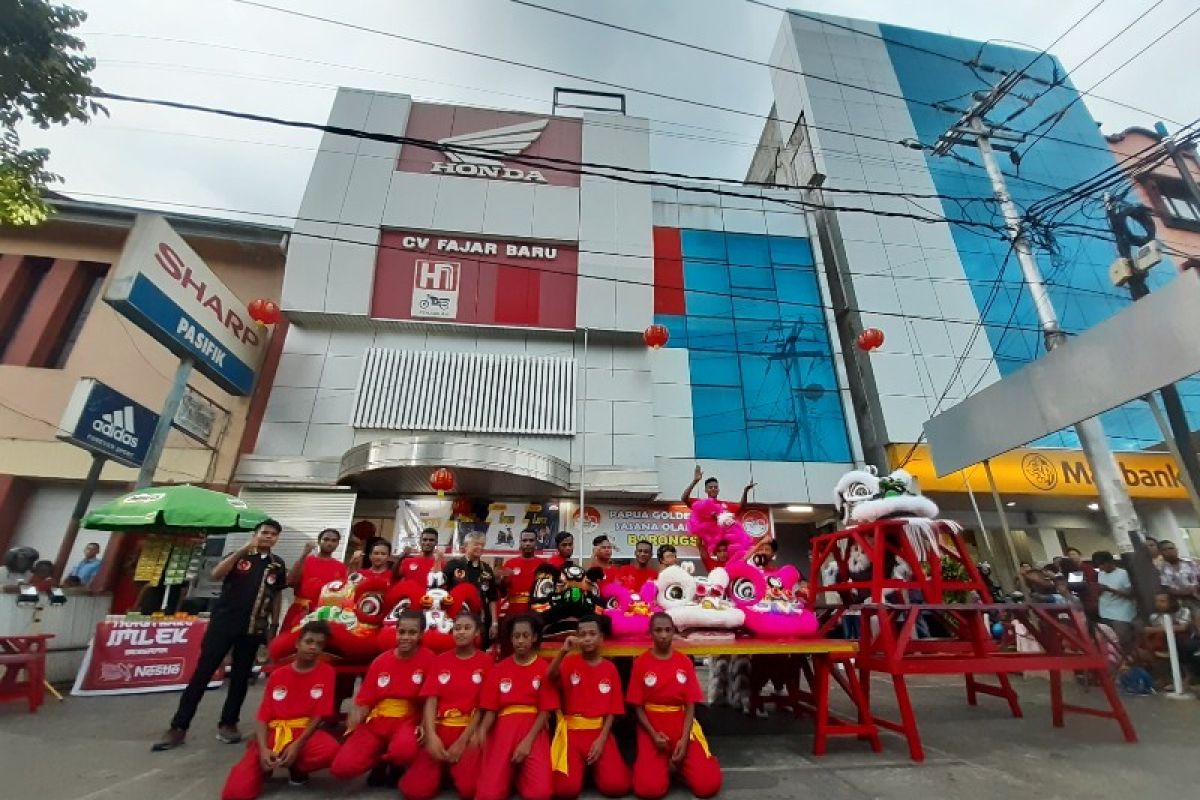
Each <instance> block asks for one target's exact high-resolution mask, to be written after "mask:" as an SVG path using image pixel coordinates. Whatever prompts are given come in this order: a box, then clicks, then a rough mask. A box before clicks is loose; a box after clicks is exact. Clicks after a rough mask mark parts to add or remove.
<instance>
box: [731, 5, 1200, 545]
mask: <svg viewBox="0 0 1200 800" xmlns="http://www.w3.org/2000/svg"><path fill="white" fill-rule="evenodd" d="M771 65H772V69H771V80H772V84H773V89H774V98H775V101H774V108H773V111H772V114H771V119H770V120H769V121H768V122H767V124H766V125H765V127H764V130H763V133H762V137H761V141H760V147H759V150H758V152H757V154H756V156H755V159H754V162H753V164H752V166H751V168H750V171H749V179H751V180H756V181H770V182H776V183H783V184H786V185H794V186H800V187H808V188H809V197H810V198H816V199H818V200H819V201H820V202H821V203H822V204H824V205H826V206H828V207H829V210H825V211H821V212H819V213H818V215H817V231H818V235H819V238H820V244H821V247H822V250H823V254H824V261H825V264H826V268H827V270H828V282H829V286H830V291H831V293H832V297H833V298H834V301H835V302H836V303H840V304H844V305H845V307H846V309H847V314H846V315H845V316H844V317H841V318H840V319H839V322H840V329H839V331H838V334H839V336H840V338H841V339H842V341H843V342H844V343H848V342H851V341H853V337H854V335H855V334H856V332H857V331H860V330H862V329H863V328H867V327H875V328H879V329H880V330H882V331H884V333H885V335H886V342H885V344H884V346H883V347H882V348H881V349H879V350H877V351H875V352H873V353H871V354H869V355H868V354H865V353H861V352H858V351H855V350H854V349H853V348H848V349H847V350H846V355H847V359H848V362H847V375H848V378H849V380H850V384H851V388H852V389H853V392H854V396H855V398H856V415H855V416H856V419H857V421H858V422H859V425H860V432H861V438H862V443H863V447H864V450H865V452H866V453H867V455H868V458H869V459H870V460H872V461H873V462H875V463H877V464H879V465H881V466H887V467H888V468H895V467H899V466H904V467H905V468H906V469H908V470H910V471H911V472H913V473H914V474H915V475H917V476H918V477H919V478H920V479H921V482H922V485H923V486H924V487H925V489H926V491H928V492H930V493H931V494H933V495H934V496H935V497H936V498H937V499H938V500H939V502H941V503H942V504H943V506H944V507H945V508H946V509H947V511H948V513H954V514H955V515H956V516H959V517H960V518H962V517H963V516H968V515H970V516H973V515H972V512H971V504H970V503H969V502H968V501H969V498H968V497H967V496H966V495H967V490H968V489H970V490H973V491H975V492H977V493H981V494H982V495H983V497H986V494H987V491H988V488H987V486H988V485H987V482H986V480H985V479H984V476H983V473H982V469H976V470H974V471H972V470H968V471H967V472H966V473H965V474H964V473H959V474H955V475H952V476H949V477H947V478H945V479H938V478H936V476H935V474H934V470H933V467H932V462H931V461H930V458H929V454H928V452H927V451H926V448H925V447H924V446H923V445H922V444H921V442H922V426H923V424H924V422H925V421H926V420H928V419H929V418H930V417H932V416H934V415H936V414H937V413H938V412H939V411H942V410H944V409H946V408H948V407H950V406H953V405H954V404H956V403H958V402H960V401H961V400H962V399H964V398H965V397H967V396H969V395H971V394H973V393H974V392H976V391H978V390H979V389H981V388H983V387H986V386H988V385H989V384H991V383H993V382H995V381H997V380H999V379H1000V378H1001V377H1003V376H1005V375H1008V374H1010V373H1012V372H1014V371H1016V370H1018V369H1020V368H1021V367H1023V366H1024V365H1026V364H1028V363H1029V362H1030V361H1031V360H1033V359H1035V358H1037V357H1038V356H1039V354H1041V353H1042V352H1043V343H1042V337H1041V332H1040V329H1039V322H1038V318H1037V315H1036V312H1035V309H1034V307H1033V304H1032V302H1031V300H1030V297H1029V293H1028V292H1027V291H1026V290H1025V289H1024V285H1023V280H1022V274H1021V271H1020V268H1019V265H1018V263H1017V260H1016V258H1015V257H1014V255H1013V253H1012V252H1011V249H1010V246H1009V243H1008V241H1007V240H1006V238H1005V236H1004V235H1003V232H1002V230H1001V226H1002V218H1001V217H1000V215H999V213H998V208H997V207H996V205H995V204H994V203H993V202H991V201H990V198H991V197H992V196H993V192H992V187H991V184H990V182H989V179H988V176H987V174H986V172H985V170H984V169H983V168H982V165H981V161H980V157H979V154H978V152H976V151H975V150H974V149H973V148H971V147H967V146H958V147H957V148H955V150H954V153H953V155H952V156H938V155H934V153H933V145H934V144H935V143H936V142H937V141H938V138H939V137H940V136H941V135H942V134H943V133H944V132H946V131H947V130H948V129H949V128H951V127H952V126H953V125H954V124H955V122H956V121H957V120H958V119H959V117H960V116H961V114H962V111H963V110H964V109H965V108H966V107H967V105H969V104H970V103H971V101H972V93H974V92H979V91H986V90H988V89H989V88H990V86H991V84H992V83H994V82H996V81H998V80H999V77H1000V76H1001V75H1002V74H1003V73H1004V72H1006V71H1007V72H1015V71H1018V70H1025V74H1026V75H1027V76H1030V78H1031V80H1027V81H1025V82H1022V83H1021V84H1020V85H1019V86H1018V88H1017V89H1016V91H1015V93H1014V94H1013V95H1011V96H1009V97H1007V98H1005V99H1004V100H1003V101H1001V102H1000V103H999V104H998V105H997V106H996V107H995V108H994V109H993V110H992V112H991V114H990V118H991V119H992V120H993V121H996V122H998V121H1000V120H1005V119H1007V120H1010V122H1009V123H1008V127H1009V131H1010V132H1011V131H1016V132H1021V133H1026V134H1027V135H1026V136H1025V137H1024V139H1023V141H1022V142H1021V144H1019V145H1018V146H1017V147H1016V148H1015V149H1016V154H1015V157H1014V158H1013V159H1012V160H1011V161H1010V160H1008V159H1005V158H1004V153H1001V154H1000V160H1001V161H1002V162H1004V163H1002V164H1001V167H1002V169H1003V172H1004V173H1005V176H1006V179H1007V183H1008V189H1009V192H1010V194H1011V195H1012V196H1013V198H1014V200H1015V201H1016V203H1017V205H1018V206H1019V207H1021V208H1022V209H1029V208H1030V207H1031V206H1034V204H1035V203H1040V204H1041V205H1040V206H1036V207H1037V208H1041V209H1043V213H1042V219H1043V220H1044V221H1045V225H1044V230H1045V232H1046V234H1047V235H1045V236H1040V237H1039V238H1038V247H1037V248H1035V249H1036V250H1037V251H1038V252H1037V258H1038V260H1039V262H1040V266H1041V269H1042V272H1043V274H1044V275H1045V277H1046V279H1047V283H1048V286H1049V292H1050V295H1051V297H1052V299H1053V302H1054V304H1055V306H1056V307H1057V309H1058V311H1059V314H1060V317H1061V323H1062V326H1063V328H1064V329H1065V330H1066V331H1067V332H1068V333H1075V332H1079V331H1082V330H1085V329H1087V328H1089V327H1091V326H1092V325H1095V324H1096V323H1098V322H1100V321H1101V320H1103V319H1106V318H1107V317H1109V316H1111V315H1112V314H1114V313H1116V312H1117V311H1119V310H1120V309H1121V308H1124V307H1125V306H1126V305H1127V303H1128V302H1129V299H1128V297H1127V295H1125V293H1124V292H1123V290H1118V289H1115V288H1114V287H1112V286H1111V285H1109V282H1108V267H1109V265H1110V263H1111V262H1112V261H1113V259H1114V258H1115V256H1116V253H1115V250H1114V247H1113V245H1112V243H1111V242H1108V241H1104V240H1103V237H1100V238H1096V237H1093V236H1088V235H1080V228H1081V227H1082V228H1095V227H1097V226H1099V227H1100V229H1101V232H1102V231H1103V229H1104V223H1103V221H1102V220H1103V207H1102V204H1101V200H1100V198H1087V199H1085V200H1084V201H1082V202H1073V203H1065V204H1062V205H1061V206H1057V207H1056V206H1054V205H1052V201H1054V200H1055V199H1057V198H1059V197H1061V196H1062V194H1063V190H1064V189H1067V188H1069V187H1072V186H1073V185H1075V184H1076V183H1078V182H1079V181H1082V180H1085V179H1087V178H1090V177H1092V176H1093V175H1095V174H1097V173H1100V172H1101V171H1102V170H1113V169H1114V168H1115V164H1116V162H1115V159H1114V157H1113V153H1112V152H1111V151H1110V150H1109V147H1108V144H1107V143H1106V142H1105V140H1104V137H1103V136H1101V134H1100V133H1099V131H1098V128H1097V125H1096V122H1095V120H1094V119H1093V118H1092V116H1091V114H1090V113H1089V112H1088V110H1087V107H1086V104H1085V103H1083V102H1074V101H1077V100H1079V99H1080V98H1079V96H1078V92H1077V90H1076V89H1075V88H1074V87H1073V86H1072V85H1071V83H1070V80H1069V78H1068V77H1064V76H1066V70H1064V69H1063V67H1062V66H1061V64H1059V63H1058V62H1057V60H1055V59H1054V58H1053V57H1052V56H1048V55H1046V56H1041V55H1039V54H1038V53H1037V52H1036V51H1031V50H1026V49H1023V48H1019V47H1011V46H1005V45H999V44H995V43H991V42H989V43H982V42H974V41H968V40H963V39H957V38H953V37H949V36H943V35H939V34H934V33H928V32H923V31H917V30H910V29H905V28H899V27H895V26H889V25H883V24H876V23H872V22H865V21H862V20H853V19H845V18H841V17H830V16H823V15H817V14H809V13H805V12H790V13H789V14H787V15H786V16H785V19H784V23H783V26H782V28H781V30H780V33H779V36H778V38H777V41H776V45H775V48H774V50H773V53H772V56H771ZM1016 94H1020V95H1024V96H1025V97H1026V98H1033V102H1032V103H1029V104H1026V103H1025V101H1024V100H1022V99H1019V98H1018V97H1016V96H1015V95H1016ZM1039 134H1045V135H1044V136H1040V137H1039ZM1132 146H1134V147H1136V146H1137V145H1136V144H1134V145H1132ZM1114 147H1116V145H1114ZM1183 208H1184V213H1185V216H1186V214H1187V213H1188V212H1186V208H1187V206H1186V205H1185V206H1184V207H1183ZM1051 212H1053V213H1051ZM1097 220H1101V221H1100V222H1097ZM1071 226H1075V227H1071ZM1085 234H1086V232H1085ZM1048 247H1052V248H1053V250H1052V251H1050V250H1047V248H1048ZM1171 275H1172V269H1171V268H1170V267H1162V268H1160V269H1159V270H1157V271H1156V274H1154V275H1153V276H1152V286H1153V287H1154V288H1157V287H1160V286H1162V285H1163V284H1164V283H1166V282H1167V281H1168V280H1170V278H1171ZM1180 388H1181V391H1182V393H1183V395H1184V402H1185V404H1186V406H1187V410H1188V413H1189V415H1190V416H1191V420H1192V423H1193V427H1195V426H1196V424H1197V423H1200V387H1198V385H1197V381H1196V379H1194V378H1193V379H1190V380H1188V381H1185V382H1184V383H1183V384H1181V387H1180ZM1103 423H1104V425H1105V429H1106V432H1107V434H1108V436H1109V439H1110V441H1111V444H1112V446H1113V448H1114V450H1116V451H1117V453H1118V459H1119V460H1120V461H1121V462H1122V467H1123V472H1124V474H1125V477H1126V482H1127V484H1128V485H1129V489H1130V493H1131V494H1132V496H1133V499H1134V501H1135V505H1136V506H1137V508H1138V511H1139V515H1140V517H1141V519H1142V521H1143V523H1144V525H1145V527H1146V528H1147V530H1148V531H1149V532H1150V533H1151V534H1152V535H1157V536H1159V537H1169V538H1173V539H1175V538H1180V537H1181V535H1182V533H1183V532H1182V531H1181V528H1185V527H1189V526H1191V527H1194V526H1196V525H1197V524H1198V520H1197V519H1196V518H1195V515H1194V514H1193V512H1192V511H1191V507H1190V505H1189V503H1188V502H1187V495H1186V493H1185V490H1184V488H1183V486H1182V483H1181V482H1180V481H1179V480H1178V467H1177V465H1176V464H1175V463H1174V461H1173V460H1172V459H1170V457H1169V456H1168V455H1167V454H1166V453H1165V452H1161V451H1162V450H1163V448H1162V446H1161V445H1162V438H1163V437H1162V435H1161V433H1160V431H1159V428H1158V426H1157V424H1156V422H1155V420H1154V418H1153V415H1152V413H1151V411H1150V410H1149V409H1148V407H1146V406H1145V404H1143V403H1140V402H1136V403H1130V404H1128V405H1126V406H1123V407H1120V408H1117V409H1114V410H1112V411H1110V412H1108V413H1106V414H1104V415H1103ZM1030 448H1031V449H1029V450H1027V451H1022V452H1017V453H1013V454H1010V455H1008V456H1006V457H1004V459H1002V460H1001V461H1002V462H1003V463H1000V461H998V462H997V471H998V473H999V474H998V476H997V477H998V481H999V483H1000V484H1001V486H1000V488H1001V490H1002V492H1003V493H1004V494H1005V499H1006V502H1007V507H1008V511H1007V512H1006V513H1007V514H1008V515H1009V516H1010V519H1009V522H1010V524H1011V525H1012V527H1013V528H1014V529H1017V535H1016V536H1015V537H1014V539H1015V541H1016V543H1017V551H1018V555H1019V556H1020V557H1021V558H1022V559H1034V560H1039V561H1041V560H1044V559H1046V558H1048V557H1050V556H1053V555H1057V554H1059V553H1060V552H1061V550H1062V549H1063V548H1064V547H1066V546H1076V547H1079V548H1081V549H1083V550H1084V551H1085V552H1088V551H1090V550H1091V549H1097V548H1099V547H1105V548H1107V549H1113V542H1112V540H1111V538H1109V537H1108V536H1107V534H1101V533H1099V531H1102V530H1104V528H1105V523H1104V519H1103V517H1102V515H1101V514H1100V513H1099V512H1098V511H1096V510H1095V508H1096V507H1095V506H1094V505H1093V504H1094V502H1095V499H1096V497H1095V490H1094V487H1093V486H1092V484H1091V476H1090V474H1089V473H1088V472H1087V470H1086V468H1085V467H1081V466H1080V465H1081V464H1083V463H1084V462H1083V458H1082V454H1081V452H1080V451H1079V449H1078V441H1077V439H1076V437H1075V434H1074V432H1073V431H1071V430H1064V431H1058V432H1055V433H1052V434H1050V435H1048V436H1046V437H1045V438H1044V439H1042V440H1039V441H1037V442H1034V443H1031V445H1030ZM983 497H981V501H982V499H983ZM985 521H986V522H987V524H988V525H989V526H997V527H998V522H999V520H998V517H997V515H995V514H990V515H985ZM1185 546H1186V541H1185Z"/></svg>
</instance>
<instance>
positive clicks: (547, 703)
mask: <svg viewBox="0 0 1200 800" xmlns="http://www.w3.org/2000/svg"><path fill="white" fill-rule="evenodd" d="M508 630H509V641H510V642H511V643H512V650H513V654H512V655H511V656H509V657H508V658H506V659H504V660H503V661H501V662H500V663H499V664H497V665H496V666H495V667H493V668H492V671H491V673H489V674H488V676H487V679H486V680H485V681H484V683H483V692H482V693H481V694H480V697H479V707H480V708H481V709H483V711H484V715H483V722H482V723H481V724H480V726H479V733H478V734H477V735H478V737H479V738H480V739H482V740H483V741H484V745H483V757H482V759H481V760H480V767H479V770H480V772H479V785H478V787H477V789H476V792H475V800H508V797H509V795H510V794H512V790H513V772H514V771H516V772H517V776H516V779H517V780H516V784H517V792H518V794H520V795H521V797H522V798H523V800H550V795H551V791H552V789H553V785H552V783H551V777H550V739H549V737H548V736H547V735H546V717H547V714H548V713H549V712H551V711H555V710H557V709H558V692H556V691H555V690H554V685H553V684H552V683H551V682H550V679H549V678H548V677H547V675H546V672H547V670H548V669H549V667H550V665H549V664H547V663H546V661H545V659H542V658H539V657H538V654H537V647H538V643H539V641H540V639H541V626H540V624H539V622H538V620H537V618H536V617H533V616H531V615H528V614H527V615H525V616H521V617H513V618H511V619H510V620H509V623H508ZM493 724H494V726H495V727H494V728H493ZM489 733H490V734H491V735H490V736H489V735H488V734H489Z"/></svg>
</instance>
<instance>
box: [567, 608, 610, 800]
mask: <svg viewBox="0 0 1200 800" xmlns="http://www.w3.org/2000/svg"><path fill="white" fill-rule="evenodd" d="M607 622H608V620H607V618H605V617H598V616H594V615H593V616H587V617H583V618H581V619H580V620H579V623H578V628H577V631H576V635H575V636H568V637H567V638H566V640H565V641H564V642H563V646H562V649H561V650H559V651H558V655H556V656H555V657H554V660H553V661H551V662H550V669H549V671H548V673H547V676H548V677H549V678H550V680H551V681H553V682H554V683H556V684H558V686H559V688H560V692H561V694H562V710H561V711H560V712H559V715H558V722H557V727H555V729H554V741H553V742H552V743H551V745H550V757H551V761H552V762H553V765H554V797H555V798H557V800H574V798H576V797H579V793H580V792H581V791H583V777H584V773H585V772H587V768H588V767H591V768H592V777H593V779H594V780H595V782H596V789H597V790H598V791H599V792H600V794H602V795H604V796H606V797H622V796H624V795H627V794H629V786H630V779H629V767H628V766H627V765H626V764H625V762H624V761H623V760H622V759H621V754H620V753H619V752H618V751H617V744H616V742H614V741H613V739H612V737H611V736H609V734H610V733H611V731H612V724H613V718H614V717H619V716H621V715H622V714H624V713H625V702H624V701H623V700H622V699H621V677H620V675H618V674H617V668H616V666H615V665H614V664H613V663H612V662H611V661H609V660H608V659H607V658H601V656H600V647H601V645H603V644H604V625H605V624H606V623H607Z"/></svg>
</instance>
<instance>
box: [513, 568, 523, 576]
mask: <svg viewBox="0 0 1200 800" xmlns="http://www.w3.org/2000/svg"><path fill="white" fill-rule="evenodd" d="M520 574H521V568H520V567H513V575H520Z"/></svg>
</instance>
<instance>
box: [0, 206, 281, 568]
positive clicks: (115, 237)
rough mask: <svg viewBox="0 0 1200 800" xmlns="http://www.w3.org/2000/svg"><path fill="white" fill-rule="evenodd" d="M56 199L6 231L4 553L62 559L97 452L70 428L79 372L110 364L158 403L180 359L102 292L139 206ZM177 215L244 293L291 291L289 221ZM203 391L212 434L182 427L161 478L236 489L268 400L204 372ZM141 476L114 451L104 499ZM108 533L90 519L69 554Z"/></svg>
mask: <svg viewBox="0 0 1200 800" xmlns="http://www.w3.org/2000/svg"><path fill="white" fill-rule="evenodd" d="M53 205H54V207H55V212H56V213H55V214H54V216H53V217H52V218H51V219H50V220H49V221H48V222H46V223H44V224H42V225H39V226H37V227H34V228H28V229H25V228H8V229H4V230H2V231H0V253H2V254H3V255H0V439H3V444H0V553H6V552H7V551H8V549H9V548H10V547H17V546H29V547H33V548H35V549H36V550H38V552H39V553H40V555H41V557H42V558H44V559H49V560H54V559H55V557H56V554H57V553H58V550H59V546H60V543H61V541H62V539H63V535H64V532H65V531H66V529H67V526H68V523H69V522H70V517H71V511H72V509H73V507H74V505H75V502H76V499H77V498H78V496H79V492H80V488H81V485H82V483H83V480H84V477H85V476H86V475H87V473H88V469H89V466H90V464H91V460H92V459H91V456H90V454H89V453H88V452H87V451H86V450H83V449H81V448H79V447H76V446H75V445H72V444H68V443H66V442H64V441H61V440H60V438H59V437H60V436H61V435H62V434H64V433H67V431H64V430H62V429H61V428H60V421H61V420H62V418H63V413H64V410H65V409H66V406H67V403H68V400H69V398H70V397H71V394H72V392H73V390H74V389H75V387H76V385H77V384H78V383H79V380H80V379H81V378H84V377H91V378H96V379H98V380H99V381H101V382H103V383H105V384H107V385H108V386H110V387H112V388H113V389H115V390H117V391H118V392H120V393H122V394H124V395H125V396H127V397H128V398H130V399H132V400H134V401H136V402H137V403H140V404H141V405H143V406H146V407H148V408H150V409H153V410H155V411H157V410H158V409H159V408H161V407H162V404H163V400H164V398H165V397H166V394H167V390H168V388H169V387H170V385H171V381H172V373H173V371H174V369H175V364H176V363H177V359H176V358H175V357H174V356H172V355H170V354H169V353H168V352H167V350H166V349H165V348H163V347H162V346H161V345H159V344H158V343H157V342H156V341H154V340H153V339H151V338H150V336H148V335H147V334H145V333H143V332H142V331H141V330H140V329H138V328H136V327H134V325H133V324H132V323H130V322H129V321H128V320H126V319H125V318H124V317H122V316H121V315H120V314H118V313H117V312H116V311H114V310H113V309H112V307H110V306H109V305H108V304H107V303H105V302H104V301H103V299H102V298H103V295H104V292H105V290H106V289H107V287H108V285H109V282H110V280H111V278H112V274H113V273H114V272H115V269H114V265H115V264H116V263H117V261H118V259H119V257H120V254H121V251H122V248H123V247H124V245H125V241H126V237H127V236H128V234H129V231H130V228H131V227H132V226H133V222H134V219H135V217H136V215H137V213H138V210H136V209H129V208H122V207H116V206H109V205H103V204H97V203H84V202H77V201H73V200H69V199H66V198H59V199H56V200H54V201H53ZM168 221H169V222H170V224H171V225H172V226H173V227H174V229H175V230H176V231H177V232H178V233H179V234H181V235H182V236H184V237H185V238H186V240H187V241H188V243H189V244H190V245H192V247H193V248H194V249H195V250H196V251H197V252H198V253H199V254H200V255H201V256H202V257H203V258H204V259H205V261H206V262H207V263H208V264H209V265H210V267H211V268H212V270H213V271H214V272H215V273H216V274H217V275H218V277H220V279H221V280H222V281H224V282H225V283H226V285H228V286H229V287H230V288H231V289H232V290H233V291H234V292H235V293H236V294H237V295H238V296H239V297H241V298H243V299H245V300H249V299H252V298H256V297H264V298H276V297H278V296H279V291H280V286H281V284H282V280H283V250H284V248H285V246H286V242H287V234H288V231H287V230H286V229H283V228H274V227H270V226H261V225H251V224H244V223H238V222H229V221H221V220H210V219H204V218H199V217H189V216H180V215H170V216H168ZM268 380H269V379H268ZM189 396H190V397H191V398H192V400H193V401H194V403H195V404H196V406H197V407H202V408H201V410H200V412H199V415H200V417H202V418H203V419H202V420H200V422H199V424H198V427H196V428H195V432H197V434H198V436H197V437H196V438H193V437H188V436H185V435H184V434H182V433H180V432H178V431H173V432H172V433H171V435H170V438H169V439H168V441H167V446H166V449H165V451H164V454H163V457H162V459H161V461H160V464H159V468H158V471H157V472H156V473H155V476H154V477H155V481H156V482H159V483H168V482H170V483H195V484H203V485H207V486H210V487H213V488H219V489H225V488H226V487H227V486H228V484H229V481H230V479H231V478H232V476H233V471H234V468H235V465H236V463H237V458H238V454H239V452H240V450H241V448H242V444H243V438H244V436H245V435H246V432H247V430H248V429H250V430H251V432H252V433H253V428H254V426H255V425H256V424H257V423H256V421H255V420H256V419H260V418H261V412H262V408H261V403H258V404H257V405H256V400H255V397H254V396H253V395H251V396H248V397H233V396H231V395H229V394H227V393H226V392H224V391H223V390H221V389H220V388H218V387H217V386H216V385H215V384H213V383H212V382H211V381H209V380H207V379H206V378H204V377H202V376H200V375H199V374H197V375H195V376H194V377H193V378H192V379H191V381H190V382H189ZM151 433H152V431H137V432H136V434H137V435H140V436H145V437H149V436H150V434H151ZM251 438H253V435H252V436H251ZM136 476H137V471H136V470H134V469H130V468H128V467H123V466H120V465H119V464H117V463H116V462H113V461H109V462H108V463H107V464H106V466H105V467H104V470H103V472H102V473H101V475H100V484H99V487H98V489H97V491H96V493H95V494H94V496H93V502H92V505H93V506H95V505H98V504H100V503H102V502H105V501H107V500H109V499H111V498H113V497H116V496H117V495H119V494H121V493H123V492H125V491H128V490H129V489H130V488H132V483H133V480H134V479H135V478H136ZM108 540H109V534H107V533H102V532H96V531H84V532H81V533H80V535H79V537H78V539H77V541H76V543H75V547H74V549H73V550H72V552H71V553H70V554H69V558H68V559H67V563H68V564H75V563H76V562H77V561H78V560H79V559H80V557H81V555H82V551H83V547H84V545H85V544H86V543H87V542H96V543H98V544H100V545H101V546H102V548H104V547H106V546H107V544H108ZM110 555H111V554H106V556H105V557H106V559H108V560H113V559H112V558H110Z"/></svg>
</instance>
